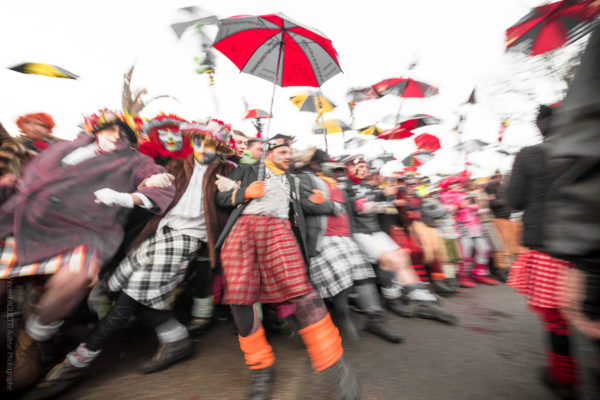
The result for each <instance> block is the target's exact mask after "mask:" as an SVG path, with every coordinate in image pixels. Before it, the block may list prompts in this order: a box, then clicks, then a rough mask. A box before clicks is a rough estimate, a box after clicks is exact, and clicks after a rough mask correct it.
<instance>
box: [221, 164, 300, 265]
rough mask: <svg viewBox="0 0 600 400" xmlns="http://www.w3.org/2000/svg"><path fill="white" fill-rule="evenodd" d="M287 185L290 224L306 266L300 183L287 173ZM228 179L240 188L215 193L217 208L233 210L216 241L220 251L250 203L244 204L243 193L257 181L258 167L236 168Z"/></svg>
mask: <svg viewBox="0 0 600 400" xmlns="http://www.w3.org/2000/svg"><path fill="white" fill-rule="evenodd" d="M285 176H286V177H287V179H288V181H289V183H290V190H291V191H292V193H291V196H290V197H291V198H292V206H291V207H290V215H289V218H290V222H291V223H292V230H293V231H294V235H295V236H296V239H297V240H298V243H299V245H300V250H302V254H303V256H304V259H305V261H306V262H307V264H308V260H309V256H308V251H307V248H306V224H305V222H304V214H303V213H302V206H301V205H300V193H299V192H300V182H299V181H298V180H297V179H295V178H294V177H293V176H292V174H290V173H289V172H286V173H285ZM228 178H229V179H231V180H233V181H236V182H240V188H239V189H234V190H229V191H226V192H219V193H217V205H218V206H219V207H224V208H233V207H235V210H233V212H232V213H231V215H230V217H229V220H228V221H227V224H226V225H225V228H224V229H223V232H221V236H219V239H218V240H217V243H216V245H215V249H216V250H220V249H221V247H222V246H223V243H224V242H225V239H226V238H227V235H229V232H230V231H231V229H232V228H233V225H234V224H235V222H236V221H237V219H238V218H239V216H240V215H242V212H243V211H244V208H246V205H247V204H249V203H250V201H252V200H250V201H246V202H244V191H245V190H246V188H247V187H248V186H250V184H251V183H252V182H254V181H256V180H258V165H252V166H248V167H244V168H236V169H234V170H233V172H232V173H231V174H230V175H229V177H228Z"/></svg>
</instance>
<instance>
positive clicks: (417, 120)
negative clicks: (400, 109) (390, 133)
mask: <svg viewBox="0 0 600 400" xmlns="http://www.w3.org/2000/svg"><path fill="white" fill-rule="evenodd" d="M440 122H442V121H441V120H440V119H439V118H436V117H432V116H431V115H427V114H415V115H411V116H410V117H407V118H406V119H405V120H404V121H402V122H400V125H399V126H400V127H401V128H405V129H410V130H411V131H412V130H413V129H418V128H422V127H424V126H429V125H437V124H439V123H440Z"/></svg>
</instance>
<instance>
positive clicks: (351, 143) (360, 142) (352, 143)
mask: <svg viewBox="0 0 600 400" xmlns="http://www.w3.org/2000/svg"><path fill="white" fill-rule="evenodd" d="M368 142H369V137H368V136H360V135H359V136H355V137H353V138H350V139H348V140H346V141H345V142H344V148H345V149H346V150H356V149H358V148H360V147H362V146H364V145H365V144H367V143H368Z"/></svg>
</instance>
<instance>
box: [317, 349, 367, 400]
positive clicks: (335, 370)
mask: <svg viewBox="0 0 600 400" xmlns="http://www.w3.org/2000/svg"><path fill="white" fill-rule="evenodd" d="M321 373H322V374H323V376H324V377H325V379H326V380H327V384H328V386H329V387H330V388H331V392H332V393H331V395H332V396H331V398H332V399H335V400H357V399H360V395H361V393H360V392H361V391H360V383H359V382H358V377H357V376H356V374H355V373H354V371H352V369H350V367H348V365H346V364H345V363H344V358H343V357H341V358H340V359H339V360H338V361H337V362H336V363H335V364H333V365H332V366H331V367H329V368H327V369H324V370H323V371H322V372H321Z"/></svg>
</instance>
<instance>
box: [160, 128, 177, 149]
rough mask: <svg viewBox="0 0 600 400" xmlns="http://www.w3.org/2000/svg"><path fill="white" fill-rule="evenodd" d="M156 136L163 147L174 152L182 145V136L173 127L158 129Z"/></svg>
mask: <svg viewBox="0 0 600 400" xmlns="http://www.w3.org/2000/svg"><path fill="white" fill-rule="evenodd" d="M158 138H159V139H160V142H161V143H162V145H163V146H164V148H165V149H167V150H169V151H170V152H172V153H174V152H176V151H179V150H181V148H182V147H183V136H182V135H181V132H179V131H178V130H177V128H175V127H166V128H161V129H159V130H158Z"/></svg>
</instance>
